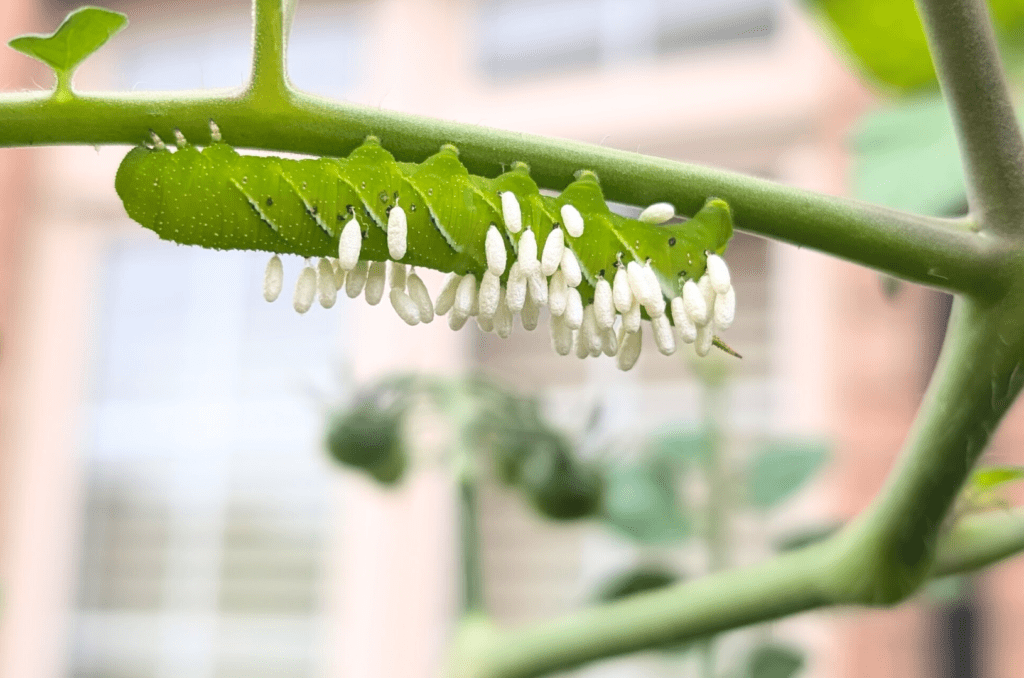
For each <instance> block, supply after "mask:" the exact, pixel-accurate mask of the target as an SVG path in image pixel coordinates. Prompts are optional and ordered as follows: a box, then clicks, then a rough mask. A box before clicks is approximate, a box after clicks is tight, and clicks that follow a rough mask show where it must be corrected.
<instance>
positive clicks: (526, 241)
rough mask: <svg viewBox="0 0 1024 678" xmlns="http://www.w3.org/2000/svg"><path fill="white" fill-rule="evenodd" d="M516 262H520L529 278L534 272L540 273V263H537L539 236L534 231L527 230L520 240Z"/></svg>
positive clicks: (520, 266) (521, 267)
mask: <svg viewBox="0 0 1024 678" xmlns="http://www.w3.org/2000/svg"><path fill="white" fill-rule="evenodd" d="M516 260H517V261H518V262H519V268H520V269H522V271H523V273H524V274H526V275H527V276H529V275H531V274H532V273H533V272H534V270H536V271H538V272H539V271H540V262H539V261H537V236H536V235H535V234H534V232H533V229H529V228H528V229H526V231H525V232H524V233H523V235H522V236H521V237H520V238H519V251H518V252H517V259H516Z"/></svg>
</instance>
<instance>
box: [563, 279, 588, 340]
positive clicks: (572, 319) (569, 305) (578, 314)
mask: <svg viewBox="0 0 1024 678" xmlns="http://www.w3.org/2000/svg"><path fill="white" fill-rule="evenodd" d="M563 317H564V318H565V324H566V325H568V326H569V328H570V329H574V330H578V329H579V328H580V327H581V326H582V325H583V297H581V296H580V291H579V290H578V289H576V288H575V287H570V288H569V291H568V292H567V293H566V300H565V314H564V315H563Z"/></svg>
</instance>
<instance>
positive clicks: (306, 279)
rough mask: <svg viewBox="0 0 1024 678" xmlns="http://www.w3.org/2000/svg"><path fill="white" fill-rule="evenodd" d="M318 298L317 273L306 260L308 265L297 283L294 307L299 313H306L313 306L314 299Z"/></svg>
mask: <svg viewBox="0 0 1024 678" xmlns="http://www.w3.org/2000/svg"><path fill="white" fill-rule="evenodd" d="M315 297H316V271H315V270H314V269H313V267H312V266H311V265H310V263H309V260H308V259H307V260H306V265H305V266H304V267H303V268H302V271H301V272H300V273H299V279H298V280H297V281H296V283H295V294H294V296H293V297H292V307H293V308H294V309H295V310H296V311H297V312H298V313H305V312H306V311H308V310H309V309H310V308H311V307H312V306H313V299H314V298H315Z"/></svg>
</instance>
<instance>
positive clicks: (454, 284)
mask: <svg viewBox="0 0 1024 678" xmlns="http://www.w3.org/2000/svg"><path fill="white" fill-rule="evenodd" d="M460 282H462V276H460V275H459V274H458V273H455V272H454V271H452V272H451V273H449V274H448V277H447V278H445V279H444V285H442V286H441V291H440V292H439V293H438V295H437V302H436V303H435V304H434V313H436V314H438V315H444V314H446V313H447V312H448V311H450V310H451V309H452V306H453V305H454V304H455V291H456V290H457V289H458V288H459V283H460Z"/></svg>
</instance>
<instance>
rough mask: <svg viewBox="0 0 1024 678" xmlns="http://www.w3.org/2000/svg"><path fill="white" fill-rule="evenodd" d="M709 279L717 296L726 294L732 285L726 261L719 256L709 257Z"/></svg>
mask: <svg viewBox="0 0 1024 678" xmlns="http://www.w3.org/2000/svg"><path fill="white" fill-rule="evenodd" d="M708 279H709V280H710V281H711V287H712V288H714V290H715V293H716V294H725V293H726V291H727V290H728V289H729V286H730V285H732V281H731V280H730V279H729V267H728V266H726V264H725V259H723V258H722V257H720V256H718V255H717V254H709V255H708Z"/></svg>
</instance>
